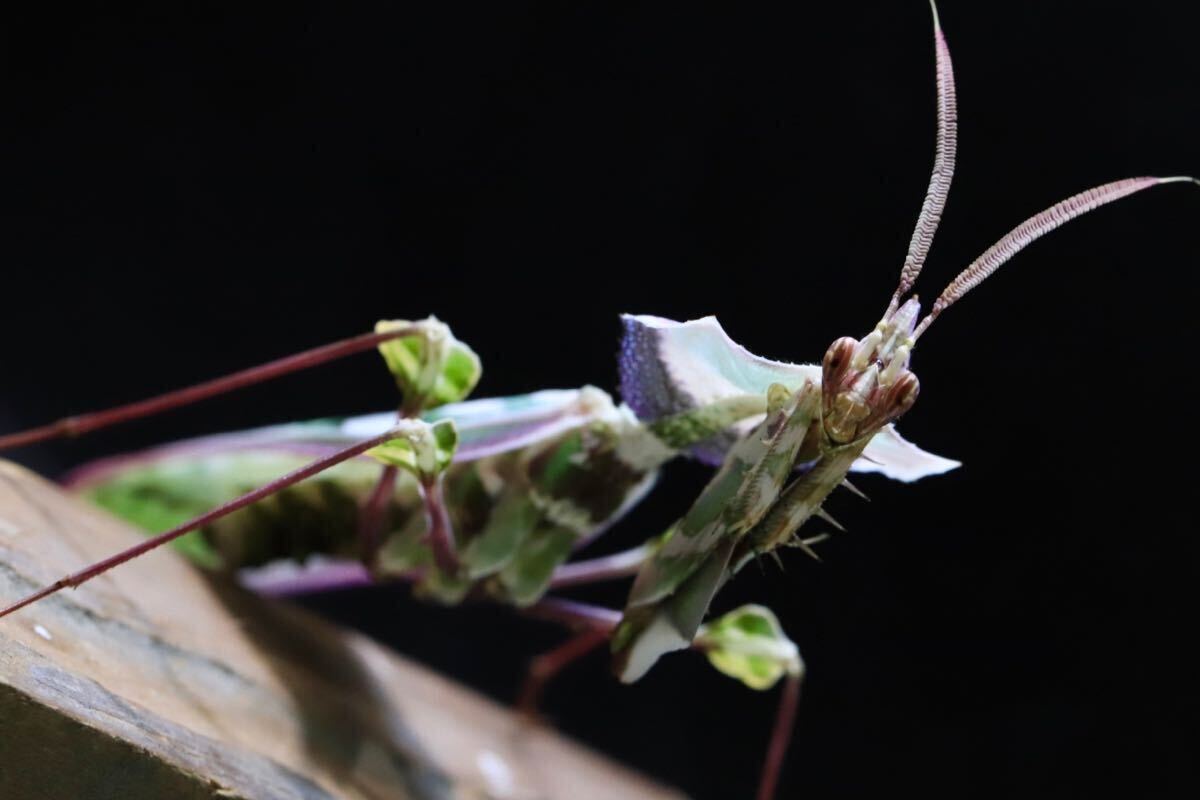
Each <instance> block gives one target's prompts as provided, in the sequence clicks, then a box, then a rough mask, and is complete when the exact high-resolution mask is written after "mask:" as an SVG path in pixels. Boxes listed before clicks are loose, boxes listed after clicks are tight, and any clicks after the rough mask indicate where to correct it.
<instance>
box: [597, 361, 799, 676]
mask: <svg viewBox="0 0 1200 800" xmlns="http://www.w3.org/2000/svg"><path fill="white" fill-rule="evenodd" d="M767 403H768V413H767V417H766V418H765V419H764V420H763V421H762V422H761V423H759V424H758V425H757V426H755V427H754V428H753V429H752V430H751V431H750V432H749V433H748V434H746V435H745V436H744V437H742V438H741V439H739V440H738V441H737V442H736V443H735V444H734V446H733V448H732V449H731V450H730V451H729V453H728V455H727V456H726V458H725V461H724V463H723V464H722V465H721V468H720V469H719V470H718V471H717V473H716V475H714V476H713V478H712V480H711V481H710V482H709V484H708V486H706V487H705V489H704V491H703V492H702V493H701V495H700V497H699V498H697V500H696V502H695V503H694V504H693V505H692V507H691V509H689V511H688V512H687V514H686V515H684V517H683V518H682V519H681V520H680V521H679V522H678V523H677V524H676V525H675V526H674V527H673V529H672V532H671V535H670V537H669V538H668V539H667V541H666V542H665V543H664V544H663V546H662V547H661V548H660V549H659V550H658V551H657V553H656V554H655V555H654V557H653V558H652V559H650V560H649V561H648V562H647V563H646V564H645V565H644V566H643V567H642V569H641V571H640V572H639V573H638V576H637V579H636V580H635V581H634V584H633V588H632V589H631V591H630V594H629V600H628V602H627V604H626V608H625V614H624V617H623V618H622V620H621V624H620V626H619V627H618V629H617V632H616V634H615V635H614V637H613V643H612V648H613V652H614V654H615V655H616V657H617V670H618V672H619V673H620V674H621V676H622V679H623V680H627V681H632V680H636V679H637V678H638V677H640V676H641V675H642V674H644V672H645V671H646V669H648V668H649V667H650V666H651V665H652V664H653V663H654V661H655V660H656V659H657V658H658V656H659V655H661V654H662V653H664V652H669V651H671V650H680V649H683V648H686V647H688V646H690V645H691V643H692V640H693V637H694V636H695V635H696V631H697V629H698V628H699V627H700V623H701V622H702V621H703V619H704V615H705V614H706V613H707V611H708V606H709V604H710V602H711V601H712V598H713V595H715V594H716V592H717V590H718V589H720V587H721V586H722V585H724V583H725V581H726V580H728V578H729V576H730V575H731V574H732V569H731V558H732V557H733V555H734V553H735V551H736V550H737V549H738V546H739V544H741V542H742V541H743V540H744V539H745V537H746V535H747V534H749V533H750V532H751V531H752V530H753V529H754V527H755V526H756V525H757V524H758V523H759V522H760V521H761V520H762V519H763V518H764V517H765V516H766V514H767V513H768V511H770V509H771V507H772V506H773V505H774V504H775V502H776V501H777V500H778V499H779V496H780V492H781V491H782V490H783V486H784V484H785V482H786V481H787V479H788V477H789V476H790V475H791V474H792V471H793V469H794V468H795V464H796V461H797V458H798V457H799V456H800V454H801V450H802V447H803V445H804V444H805V441H806V440H810V441H811V440H814V439H816V438H817V436H819V433H818V432H817V431H814V430H813V429H814V427H815V428H819V418H820V417H819V414H820V411H821V400H820V388H819V387H818V386H817V385H816V384H813V383H806V384H805V385H803V386H802V387H801V388H800V389H799V390H798V391H796V392H794V393H793V392H791V391H789V390H788V389H787V388H786V387H784V386H783V385H781V384H772V385H771V387H770V388H769V389H768V392H767ZM810 431H811V432H812V435H811V436H810Z"/></svg>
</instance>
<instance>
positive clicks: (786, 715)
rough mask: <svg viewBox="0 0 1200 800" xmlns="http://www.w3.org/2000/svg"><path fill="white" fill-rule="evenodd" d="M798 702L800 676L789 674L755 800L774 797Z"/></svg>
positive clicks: (793, 725)
mask: <svg viewBox="0 0 1200 800" xmlns="http://www.w3.org/2000/svg"><path fill="white" fill-rule="evenodd" d="M799 704H800V676H799V675H789V676H788V678H787V681H786V682H785V683H784V684H783V692H782V693H781V694H780V696H779V710H778V711H777V712H776V713H775V726H774V727H773V728H772V729H771V741H770V743H769V744H768V745H767V758H766V760H765V761H764V762H763V770H762V778H761V779H760V780H759V783H758V795H757V800H772V798H774V797H775V787H776V786H778V785H779V774H780V772H782V771H783V759H784V756H786V755H787V749H788V744H789V743H790V742H791V740H792V729H793V728H795V726H796V708H797V707H798V706H799Z"/></svg>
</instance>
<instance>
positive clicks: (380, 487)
mask: <svg viewBox="0 0 1200 800" xmlns="http://www.w3.org/2000/svg"><path fill="white" fill-rule="evenodd" d="M399 475H400V470H399V468H398V467H394V466H391V465H388V466H386V467H384V468H383V469H382V470H381V471H380V473H379V480H378V482H376V484H375V488H374V489H373V490H372V491H371V496H370V497H368V498H367V502H366V503H364V504H363V508H362V516H360V517H359V520H358V538H359V542H360V544H361V545H362V563H363V564H365V565H366V567H367V569H368V570H370V571H374V569H375V567H376V565H377V563H378V561H379V546H380V544H381V543H382V541H383V536H382V534H383V526H384V524H385V523H386V522H387V516H388V510H389V509H390V508H391V505H392V498H393V497H395V495H396V479H397V478H398V477H399Z"/></svg>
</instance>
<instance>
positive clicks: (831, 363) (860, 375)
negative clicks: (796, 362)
mask: <svg viewBox="0 0 1200 800" xmlns="http://www.w3.org/2000/svg"><path fill="white" fill-rule="evenodd" d="M920 311H921V305H920V303H919V302H917V298H915V297H913V298H910V299H909V300H908V301H906V302H905V303H904V305H902V306H900V307H899V308H897V309H895V310H894V311H893V310H889V312H888V313H887V314H885V315H884V317H883V319H881V320H880V321H879V324H878V325H876V326H875V330H873V331H871V332H870V333H869V334H867V335H866V336H865V337H863V339H862V340H861V341H859V340H856V339H852V338H850V337H848V336H847V337H843V338H841V339H838V340H837V341H835V342H834V343H833V344H832V345H830V346H829V349H828V350H827V351H826V352H825V358H824V359H823V360H822V362H821V412H822V413H821V419H822V422H823V425H824V428H825V437H826V439H827V440H828V441H829V443H830V444H833V445H842V444H849V443H850V442H853V441H856V440H858V439H861V438H863V437H864V436H871V435H874V434H875V433H876V432H877V431H878V430H879V429H880V428H882V427H883V426H884V425H887V424H888V423H889V422H893V421H895V420H896V419H897V418H899V417H900V416H901V415H902V414H904V412H906V411H908V409H910V408H911V407H912V404H913V403H914V402H916V399H917V394H918V392H919V391H920V388H921V387H920V382H919V381H918V380H917V376H916V375H914V374H913V373H912V372H911V371H909V369H908V360H909V356H910V355H911V353H912V347H913V344H914V339H913V329H914V328H915V327H916V325H917V317H918V315H919V314H920Z"/></svg>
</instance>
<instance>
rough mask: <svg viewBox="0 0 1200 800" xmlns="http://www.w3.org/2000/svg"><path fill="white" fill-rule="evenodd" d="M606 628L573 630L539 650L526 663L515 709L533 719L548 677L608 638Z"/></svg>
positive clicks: (556, 673) (552, 678)
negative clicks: (559, 641) (557, 642)
mask: <svg viewBox="0 0 1200 800" xmlns="http://www.w3.org/2000/svg"><path fill="white" fill-rule="evenodd" d="M608 636H609V632H608V631H607V630H603V629H601V628H588V629H587V630H585V631H583V632H582V633H577V634H575V635H574V636H572V637H571V638H570V639H568V640H567V641H565V642H563V643H562V644H560V645H559V646H558V647H556V648H554V649H553V650H550V651H549V652H546V653H543V654H541V655H540V656H538V657H536V658H534V659H533V661H532V662H530V664H529V672H528V673H526V675H525V683H524V685H523V686H522V687H521V693H520V695H518V697H517V710H518V711H519V712H520V713H521V714H523V715H525V716H526V717H528V718H530V719H537V717H538V706H539V705H541V700H542V693H543V692H544V691H545V689H546V686H547V685H548V684H549V683H550V681H552V680H554V678H555V677H557V676H558V674H559V673H560V672H562V671H563V670H564V669H566V668H567V667H569V666H570V665H571V664H574V663H575V662H576V661H578V660H579V659H581V658H583V657H584V656H586V655H587V654H588V653H591V652H592V651H593V650H595V649H596V648H597V647H600V646H601V645H602V644H604V643H605V642H607V641H608Z"/></svg>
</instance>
